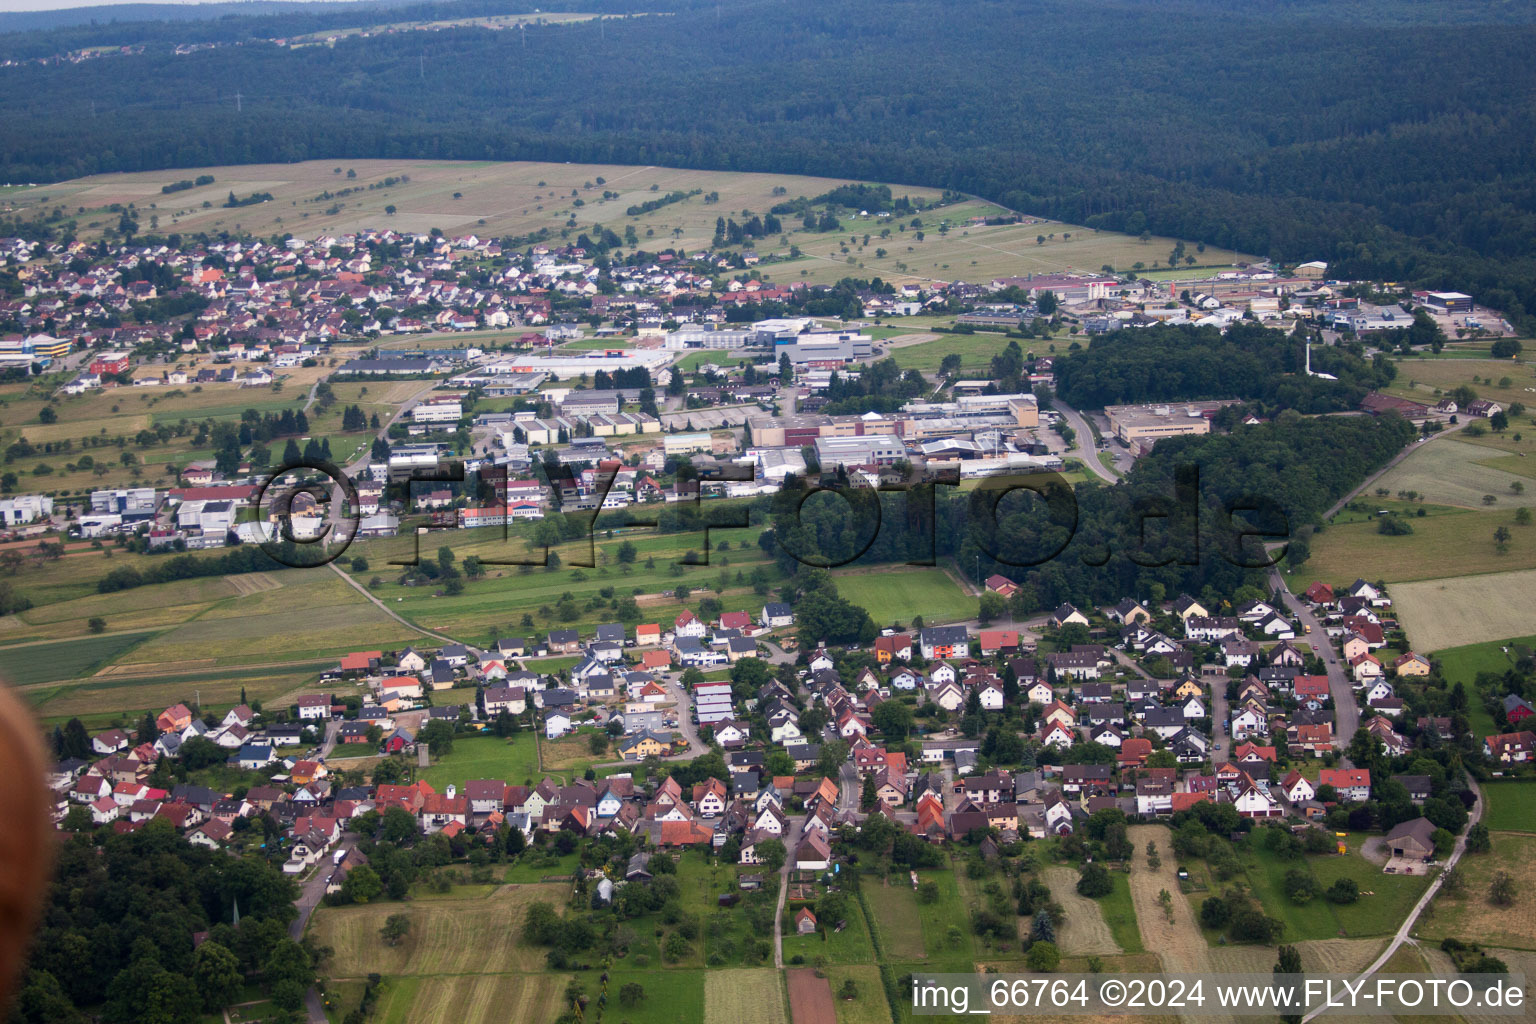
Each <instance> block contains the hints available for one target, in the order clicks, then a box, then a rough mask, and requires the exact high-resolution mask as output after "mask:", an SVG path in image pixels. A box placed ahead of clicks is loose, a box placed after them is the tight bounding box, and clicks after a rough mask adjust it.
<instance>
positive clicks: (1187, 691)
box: [1173, 679, 1205, 698]
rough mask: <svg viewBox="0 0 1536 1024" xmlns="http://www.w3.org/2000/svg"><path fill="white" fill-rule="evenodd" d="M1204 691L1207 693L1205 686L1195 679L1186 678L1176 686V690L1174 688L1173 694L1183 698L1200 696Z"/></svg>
mask: <svg viewBox="0 0 1536 1024" xmlns="http://www.w3.org/2000/svg"><path fill="white" fill-rule="evenodd" d="M1204 693H1205V687H1203V686H1201V685H1200V684H1199V683H1197V682H1196V681H1195V680H1193V679H1186V680H1184V681H1183V682H1182V683H1180V684H1179V685H1178V686H1176V687H1174V690H1173V695H1174V696H1175V697H1180V698H1183V697H1199V696H1201V695H1203V694H1204Z"/></svg>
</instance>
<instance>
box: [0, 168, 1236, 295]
mask: <svg viewBox="0 0 1536 1024" xmlns="http://www.w3.org/2000/svg"><path fill="white" fill-rule="evenodd" d="M349 170H350V171H355V172H356V176H355V178H354V177H348V176H347V175H346V173H345V172H346V171H349ZM199 173H210V174H212V175H213V176H214V178H215V181H214V183H213V184H211V185H208V186H206V187H203V188H198V189H191V190H188V191H186V192H179V193H176V194H175V195H174V196H164V195H162V194H161V193H160V188H161V186H163V185H166V184H169V183H170V182H173V181H177V180H180V179H182V178H186V177H188V176H192V175H195V174H199ZM402 175H404V176H407V177H409V179H410V180H409V181H408V182H398V181H397V182H396V183H395V184H394V185H391V186H388V187H382V186H383V181H384V179H386V178H389V177H394V178H399V177H400V176H402ZM844 183H845V182H844V180H842V179H829V178H809V177H801V176H794V175H771V174H750V173H738V172H718V171H690V170H681V169H676V168H665V167H634V166H623V165H595V164H547V163H489V162H484V163H468V162H446V161H419V160H350V161H346V162H345V163H344V164H342V165H338V164H336V163H335V162H333V161H318V160H312V161H307V162H303V163H296V164H257V165H250V166H243V167H214V168H196V169H178V170H168V171H154V172H140V173H131V174H111V175H99V176H96V177H91V178H82V179H78V180H75V181H69V182H63V183H57V184H51V185H47V186H40V187H37V188H24V189H16V190H13V191H12V192H11V193H9V195H8V197H7V198H8V199H9V200H10V201H11V202H13V203H14V204H15V205H16V206H17V207H18V208H19V209H21V210H25V209H27V208H30V207H32V206H36V205H40V204H41V203H42V201H43V197H46V198H47V201H48V202H49V203H50V204H57V203H63V204H64V205H66V206H69V207H82V206H83V207H85V208H86V213H85V214H83V215H81V216H80V217H79V221H80V233H81V235H82V236H84V237H93V236H95V235H96V234H98V233H99V232H100V230H101V229H102V228H103V227H104V226H106V225H108V224H111V223H115V215H111V214H109V213H108V212H107V211H106V210H105V208H106V207H107V206H108V205H110V204H112V203H124V204H126V203H128V202H134V203H137V204H138V205H139V206H140V207H141V208H143V207H148V208H149V209H151V210H152V211H154V212H155V213H156V215H158V216H159V218H160V222H161V228H162V230H174V231H180V232H183V233H188V232H198V231H206V232H210V233H218V232H220V231H245V232H250V233H253V234H257V235H261V236H266V235H271V234H281V233H283V232H292V233H293V234H295V235H297V236H299V237H301V238H313V237H315V236H316V235H319V234H323V233H327V232H329V233H337V234H340V233H349V232H353V231H357V230H359V229H362V228H369V227H372V228H384V227H389V228H393V229H395V230H397V231H419V232H426V231H429V230H430V229H432V228H441V229H442V230H443V231H444V232H445V233H446V234H448V235H450V236H457V235H466V234H476V235H479V236H481V237H485V236H487V235H490V236H493V237H494V236H505V235H523V234H529V233H531V232H534V231H537V230H539V229H541V228H547V229H550V230H551V231H555V232H558V231H559V230H560V228H562V227H564V225H565V223H566V221H567V219H568V218H570V217H571V216H572V215H573V214H574V215H575V216H576V217H577V218H578V221H579V223H580V226H582V227H584V228H585V227H586V226H587V225H588V224H589V223H602V224H605V225H607V226H610V227H614V228H619V227H621V226H624V227H627V226H631V225H632V226H633V227H634V228H635V230H636V231H637V232H638V233H639V234H640V236H641V238H642V239H647V240H649V241H643V242H642V244H643V245H645V246H647V247H648V248H656V247H659V246H660V245H661V244H662V243H663V242H665V244H669V245H677V246H679V247H685V248H688V249H690V250H691V249H695V248H700V247H703V246H707V245H708V244H709V243H710V240H711V237H712V236H713V234H714V224H715V218H716V217H717V216H720V215H722V214H725V213H732V212H734V213H737V214H738V215H739V214H740V211H742V210H754V211H757V212H758V213H762V212H764V211H766V210H767V209H768V208H769V207H770V206H772V205H773V204H774V203H775V202H779V201H781V200H780V198H779V197H778V196H776V195H775V193H774V189H776V188H780V189H785V190H787V193H788V195H790V196H808V197H814V196H816V195H819V194H821V193H823V192H826V191H828V190H829V189H831V188H833V187H835V186H837V185H840V184H844ZM368 185H378V186H381V187H377V188H373V189H367V188H366V186H368ZM359 187H362V188H363V191H360V192H356V193H353V194H351V195H347V196H343V197H336V196H334V195H332V196H331V197H325V196H324V195H323V194H324V193H326V192H331V193H334V192H337V191H340V190H341V189H345V188H359ZM695 189H698V190H702V191H703V192H705V193H715V194H717V195H718V197H719V199H718V202H707V201H706V198H705V196H703V195H698V196H693V197H691V198H689V199H686V200H684V201H682V202H678V203H672V204H669V205H667V206H664V207H662V208H661V209H659V210H655V211H653V212H651V213H648V214H643V215H639V216H635V217H630V216H627V215H626V213H625V210H626V208H627V207H629V206H631V205H635V204H639V203H642V202H645V201H646V200H649V199H653V198H656V197H657V196H659V195H665V194H667V193H669V192H673V191H682V192H691V191H693V190H695ZM231 190H233V191H234V192H236V193H237V194H241V195H247V194H250V193H253V192H269V193H271V194H272V196H273V198H272V200H271V201H269V202H266V203H261V204H259V205H256V206H249V207H243V208H240V209H234V210H231V209H226V208H224V207H223V206H222V205H221V204H222V202H223V200H224V198H225V197H226V195H227V194H228V193H229V192H230V191H231ZM605 191H606V192H616V193H617V196H618V197H617V198H613V199H604V198H603V193H604V192H605ZM573 192H574V193H575V194H573ZM892 193H893V194H894V195H897V196H900V195H908V196H911V197H913V198H914V199H915V198H923V199H927V200H932V199H936V198H937V197H938V196H939V190H938V189H934V188H925V187H921V186H911V185H893V186H892ZM578 197H579V198H580V199H581V200H582V202H583V205H582V206H581V207H576V206H574V205H573V201H574V200H575V199H576V198H578ZM204 201H207V202H210V203H211V204H212V205H211V206H210V207H208V208H204V206H203V203H204ZM386 205H392V206H394V207H396V208H397V212H396V213H395V214H394V215H392V216H386V214H385V213H384V207H385V206H386ZM878 212H879V211H870V216H867V217H860V216H858V215H857V214H852V215H850V214H847V213H844V214H843V215H842V216H841V220H842V230H840V231H838V232H831V233H818V232H806V231H804V230H802V229H800V227H799V225H798V222H796V221H795V220H794V219H793V218H786V220H785V223H784V227H785V228H786V229H787V233H786V235H785V236H784V237H782V238H780V237H774V238H768V239H760V240H758V241H757V242H755V243H754V244H753V248H754V249H755V250H756V251H757V252H758V253H759V254H761V255H763V256H765V257H768V256H787V254H788V252H789V248H790V247H791V246H796V247H798V248H799V249H800V251H801V256H800V258H798V259H793V260H789V261H788V262H781V263H776V264H775V263H769V264H765V265H764V266H763V267H761V268H760V269H763V270H765V271H766V273H765V276H770V275H771V276H773V277H775V278H777V279H780V280H788V279H795V280H805V281H809V282H827V283H830V282H835V281H837V280H839V279H841V278H843V277H847V276H850V275H852V276H859V277H869V276H872V275H879V276H880V277H882V278H884V279H886V280H888V281H896V282H901V281H908V280H945V281H953V280H956V279H963V280H968V281H983V282H985V281H990V280H992V279H993V278H996V277H1001V276H1018V275H1024V274H1028V273H1036V274H1041V273H1052V272H1055V271H1059V270H1068V269H1074V270H1079V271H1085V272H1089V273H1098V272H1099V271H1100V268H1101V267H1102V266H1103V265H1105V264H1109V265H1111V266H1114V267H1120V268H1124V269H1130V268H1131V267H1132V265H1133V264H1136V263H1142V264H1146V265H1147V266H1148V267H1151V268H1152V269H1156V268H1157V264H1158V261H1160V260H1163V259H1166V258H1167V252H1168V250H1169V248H1170V247H1171V245H1172V241H1171V240H1170V239H1164V238H1149V239H1148V240H1147V241H1146V242H1142V241H1140V240H1139V239H1136V238H1133V237H1130V236H1128V235H1118V234H1113V233H1109V232H1100V231H1095V230H1092V229H1089V228H1080V227H1074V226H1072V225H1069V224H1062V223H1059V222H1054V221H1045V220H1040V219H1035V218H1026V222H1025V223H1020V224H1012V225H995V226H990V227H989V226H983V225H973V224H970V223H969V221H970V220H971V219H973V218H977V217H983V216H988V215H996V214H999V213H1002V212H1004V211H1002V210H1001V209H1000V208H998V207H996V206H994V205H992V204H990V203H986V202H982V201H979V200H971V201H966V202H961V203H957V204H954V205H952V206H948V207H944V208H942V209H939V210H928V211H924V212H923V214H922V221H923V225H922V226H923V238H922V240H919V239H918V238H917V231H916V230H915V229H913V228H911V227H910V226H909V225H908V224H907V223H905V222H902V223H899V224H898V222H897V221H896V220H894V219H893V218H880V217H878V216H875V214H877V213H878ZM674 232H680V234H676V235H674ZM866 235H867V236H869V237H868V239H867V240H866V238H865V236H866ZM1041 236H1043V237H1044V241H1043V242H1039V241H1037V238H1038V237H1041ZM1201 258H1202V261H1203V262H1205V263H1207V264H1212V265H1216V264H1230V263H1235V262H1238V261H1240V260H1244V259H1248V257H1244V256H1243V255H1242V254H1239V253H1233V252H1226V251H1222V250H1216V249H1210V248H1207V250H1206V251H1205V252H1204V253H1203V254H1202V256H1201Z"/></svg>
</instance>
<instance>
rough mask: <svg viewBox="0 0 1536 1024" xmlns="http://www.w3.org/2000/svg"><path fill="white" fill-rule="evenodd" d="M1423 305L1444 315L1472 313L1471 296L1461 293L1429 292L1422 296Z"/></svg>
mask: <svg viewBox="0 0 1536 1024" xmlns="http://www.w3.org/2000/svg"><path fill="white" fill-rule="evenodd" d="M1424 304H1425V305H1426V306H1429V307H1430V308H1431V309H1435V310H1440V311H1442V312H1445V313H1470V312H1472V296H1470V295H1465V294H1463V293H1461V292H1430V293H1429V294H1428V295H1426V296H1424Z"/></svg>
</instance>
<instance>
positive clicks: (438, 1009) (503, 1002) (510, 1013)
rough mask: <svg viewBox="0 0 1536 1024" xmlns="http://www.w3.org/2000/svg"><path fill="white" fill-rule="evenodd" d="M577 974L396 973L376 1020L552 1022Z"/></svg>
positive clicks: (392, 1023) (414, 1023) (394, 1023)
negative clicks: (435, 974) (410, 974)
mask: <svg viewBox="0 0 1536 1024" xmlns="http://www.w3.org/2000/svg"><path fill="white" fill-rule="evenodd" d="M571 977H572V976H571V975H561V974H459V975H445V976H437V977H412V976H409V975H407V976H404V977H391V978H389V979H388V980H387V981H386V983H385V985H384V986H383V988H382V990H381V994H380V996H379V1003H378V1009H377V1010H376V1011H375V1012H374V1015H373V1016H372V1018H370V1019H372V1020H374V1021H379V1022H381V1024H493V1022H499V1021H509V1020H515V1021H528V1022H530V1024H547V1022H549V1021H552V1020H554V1019H555V1018H556V1017H557V1016H559V1015H560V1013H561V1010H562V1008H563V1007H562V999H563V998H564V995H565V986H566V984H567V982H568V981H569V980H570V979H571Z"/></svg>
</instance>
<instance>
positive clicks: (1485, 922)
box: [1419, 783, 1536, 950]
mask: <svg viewBox="0 0 1536 1024" xmlns="http://www.w3.org/2000/svg"><path fill="white" fill-rule="evenodd" d="M1505 785H1507V784H1505ZM1529 787H1530V788H1536V783H1531V784H1529ZM1485 792H1486V789H1485ZM1526 807H1527V808H1529V804H1527V805H1526ZM1530 816H1531V815H1530V812H1529V810H1527V811H1526V812H1525V815H1524V817H1525V818H1526V819H1529V818H1530ZM1523 824H1524V825H1525V827H1526V829H1527V830H1529V829H1530V828H1531V827H1532V826H1531V823H1530V821H1529V820H1526V821H1525V822H1524V823H1523ZM1458 870H1459V871H1460V872H1461V877H1462V879H1463V881H1464V883H1465V887H1464V888H1463V889H1462V891H1461V892H1460V893H1459V894H1458V895H1456V896H1448V895H1446V894H1445V893H1443V892H1442V893H1441V894H1440V895H1438V896H1436V897H1435V902H1434V903H1433V904H1432V907H1433V913H1432V914H1430V915H1429V919H1428V920H1427V921H1425V922H1424V923H1423V924H1421V925H1420V926H1419V933H1420V934H1421V935H1422V936H1423V937H1424V938H1426V939H1436V940H1438V939H1443V938H1445V937H1446V936H1452V937H1454V938H1458V939H1461V940H1463V941H1467V940H1472V939H1475V940H1476V941H1477V942H1480V943H1483V944H1485V945H1489V946H1504V947H1508V948H1511V949H1533V950H1536V915H1533V914H1532V913H1531V907H1530V893H1531V891H1532V887H1533V886H1536V836H1533V835H1518V834H1515V833H1512V832H1494V833H1493V851H1492V852H1491V853H1484V854H1471V853H1469V854H1467V855H1466V856H1464V857H1462V858H1461V860H1460V861H1459V862H1458ZM1496 871H1504V872H1508V873H1509V874H1510V875H1511V876H1512V877H1513V878H1514V880H1515V891H1516V892H1517V893H1518V894H1519V895H1518V896H1517V897H1516V899H1515V902H1514V903H1513V904H1512V905H1510V906H1507V907H1501V906H1498V905H1497V904H1495V903H1493V902H1492V901H1490V900H1489V899H1488V884H1489V881H1490V880H1491V879H1492V878H1493V875H1494V872H1496Z"/></svg>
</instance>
